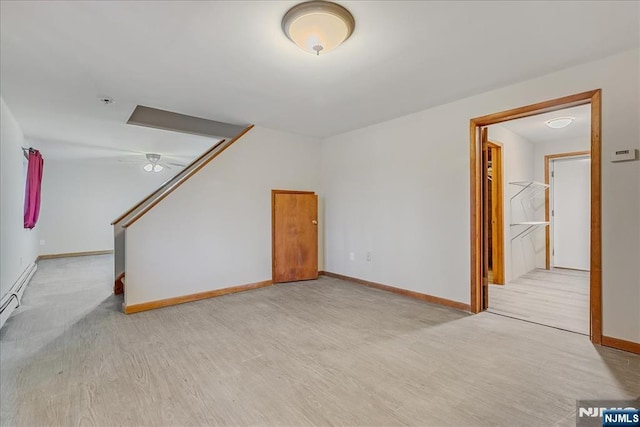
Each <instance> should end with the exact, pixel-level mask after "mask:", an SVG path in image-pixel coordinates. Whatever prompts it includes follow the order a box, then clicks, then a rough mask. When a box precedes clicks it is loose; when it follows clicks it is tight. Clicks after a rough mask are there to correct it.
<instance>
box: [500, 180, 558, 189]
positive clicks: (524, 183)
mask: <svg viewBox="0 0 640 427" xmlns="http://www.w3.org/2000/svg"><path fill="white" fill-rule="evenodd" d="M509 184H511V185H518V186H520V187H542V188H548V187H549V184H545V183H544V182H538V181H514V182H510V183H509Z"/></svg>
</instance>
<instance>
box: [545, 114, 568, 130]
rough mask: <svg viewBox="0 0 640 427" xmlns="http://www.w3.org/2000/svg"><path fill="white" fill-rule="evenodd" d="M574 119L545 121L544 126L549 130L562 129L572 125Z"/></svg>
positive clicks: (560, 118) (564, 118)
mask: <svg viewBox="0 0 640 427" xmlns="http://www.w3.org/2000/svg"><path fill="white" fill-rule="evenodd" d="M575 119H576V118H575V117H556V118H555V119H551V120H547V121H546V122H544V124H545V125H547V126H549V127H550V128H551V129H562V128H566V127H567V126H569V125H570V124H571V123H573V121H574V120H575Z"/></svg>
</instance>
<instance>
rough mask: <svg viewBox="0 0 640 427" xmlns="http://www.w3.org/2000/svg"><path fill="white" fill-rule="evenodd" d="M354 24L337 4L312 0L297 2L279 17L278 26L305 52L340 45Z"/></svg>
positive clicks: (331, 48) (349, 33)
mask: <svg viewBox="0 0 640 427" xmlns="http://www.w3.org/2000/svg"><path fill="white" fill-rule="evenodd" d="M355 26H356V21H355V19H353V15H351V13H350V12H349V11H348V10H347V9H345V8H344V7H342V6H340V5H339V4H336V3H332V2H328V1H320V0H314V1H309V2H306V3H300V4H298V5H296V6H294V7H292V8H291V9H289V11H288V12H287V13H286V14H285V15H284V18H282V30H283V31H284V33H285V34H286V35H287V37H289V39H291V41H292V42H294V43H295V44H296V45H298V47H299V48H300V49H302V50H304V51H305V52H309V53H314V54H316V55H320V52H322V53H327V52H330V51H331V50H333V49H335V48H336V47H338V46H340V44H342V43H343V42H344V41H345V40H347V39H348V38H349V37H350V36H351V34H352V33H353V30H354V28H355Z"/></svg>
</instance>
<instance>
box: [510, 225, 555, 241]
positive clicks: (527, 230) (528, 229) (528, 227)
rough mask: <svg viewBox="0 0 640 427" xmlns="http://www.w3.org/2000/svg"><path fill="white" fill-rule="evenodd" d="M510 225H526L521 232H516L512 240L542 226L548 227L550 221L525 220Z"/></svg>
mask: <svg viewBox="0 0 640 427" xmlns="http://www.w3.org/2000/svg"><path fill="white" fill-rule="evenodd" d="M510 225H511V226H512V227H513V226H516V225H523V226H524V227H525V228H524V230H522V231H521V232H519V233H518V234H516V235H515V236H513V237H512V238H511V240H514V239H517V238H518V237H520V236H522V237H524V236H526V235H528V234H531V233H533V232H534V231H536V230H537V229H538V228H540V227H546V226H547V225H549V221H524V222H515V223H513V224H510Z"/></svg>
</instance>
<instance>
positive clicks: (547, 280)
mask: <svg viewBox="0 0 640 427" xmlns="http://www.w3.org/2000/svg"><path fill="white" fill-rule="evenodd" d="M488 311H489V312H491V313H495V314H501V315H504V316H509V317H513V318H515V319H521V320H526V321H529V322H533V323H538V324H540V325H546V326H553V327H554V328H559V329H564V330H566V331H571V332H577V333H579V334H583V335H589V272H588V271H578V270H567V269H562V268H555V269H552V270H543V269H536V270H533V271H530V272H529V273H527V274H525V275H523V276H521V277H519V278H517V279H515V280H512V281H510V282H509V283H507V284H506V285H491V286H490V289H489V310H488Z"/></svg>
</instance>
